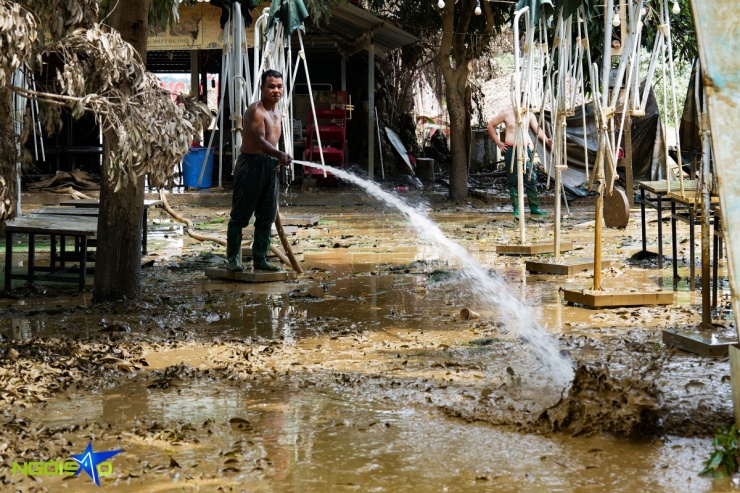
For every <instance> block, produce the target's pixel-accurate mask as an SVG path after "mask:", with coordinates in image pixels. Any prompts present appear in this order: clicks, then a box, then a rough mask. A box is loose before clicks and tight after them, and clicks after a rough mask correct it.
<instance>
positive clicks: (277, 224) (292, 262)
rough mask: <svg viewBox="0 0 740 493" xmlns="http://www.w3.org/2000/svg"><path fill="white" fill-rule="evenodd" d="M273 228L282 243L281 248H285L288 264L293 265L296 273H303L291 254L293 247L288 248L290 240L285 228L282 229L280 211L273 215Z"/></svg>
mask: <svg viewBox="0 0 740 493" xmlns="http://www.w3.org/2000/svg"><path fill="white" fill-rule="evenodd" d="M275 229H277V232H278V236H279V237H280V243H282V244H283V250H285V254H286V255H287V257H288V260H289V262H290V266H291V267H293V270H294V271H296V272H297V273H299V274H303V269H301V266H300V264H298V261H297V260H296V258H295V255H293V249H292V248H290V242H289V241H288V238H287V237H286V236H285V229H283V219H282V217H281V216H280V212H278V213H277V216H275Z"/></svg>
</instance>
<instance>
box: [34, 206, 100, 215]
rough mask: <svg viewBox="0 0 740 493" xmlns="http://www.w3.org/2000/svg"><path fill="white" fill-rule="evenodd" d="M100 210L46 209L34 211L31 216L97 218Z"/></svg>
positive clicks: (81, 208)
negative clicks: (52, 215)
mask: <svg viewBox="0 0 740 493" xmlns="http://www.w3.org/2000/svg"><path fill="white" fill-rule="evenodd" d="M99 213H100V209H97V208H94V209H93V208H87V207H84V208H83V207H45V208H44V209H39V210H36V211H32V212H31V214H54V215H57V216H90V217H97V216H98V214H99Z"/></svg>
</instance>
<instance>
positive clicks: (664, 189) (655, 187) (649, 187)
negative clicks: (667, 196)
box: [640, 180, 699, 193]
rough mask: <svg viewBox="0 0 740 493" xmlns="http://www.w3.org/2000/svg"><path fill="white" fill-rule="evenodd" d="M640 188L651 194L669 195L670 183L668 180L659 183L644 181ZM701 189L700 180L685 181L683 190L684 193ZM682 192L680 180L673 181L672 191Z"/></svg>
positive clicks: (658, 181)
mask: <svg viewBox="0 0 740 493" xmlns="http://www.w3.org/2000/svg"><path fill="white" fill-rule="evenodd" d="M640 188H644V189H645V190H646V191H648V192H651V193H668V182H667V181H666V180H657V181H642V182H640ZM698 188H699V180H684V181H683V189H684V191H692V192H695V191H696V190H697V189H698ZM674 190H678V191H679V192H680V191H681V184H680V183H679V182H678V180H673V181H671V191H674Z"/></svg>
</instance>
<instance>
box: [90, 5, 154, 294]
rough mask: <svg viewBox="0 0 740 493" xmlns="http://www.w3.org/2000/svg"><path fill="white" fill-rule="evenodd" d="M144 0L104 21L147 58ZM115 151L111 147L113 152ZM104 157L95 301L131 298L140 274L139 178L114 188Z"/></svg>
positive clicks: (110, 135) (111, 138)
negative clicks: (116, 189)
mask: <svg viewBox="0 0 740 493" xmlns="http://www.w3.org/2000/svg"><path fill="white" fill-rule="evenodd" d="M148 12H149V0H129V1H128V2H126V4H125V6H124V5H123V3H120V4H118V7H117V8H116V9H115V10H114V11H113V12H112V13H111V14H110V16H109V17H108V20H107V23H108V24H109V25H110V26H111V27H112V28H114V29H116V30H117V31H119V32H120V33H121V37H122V38H123V39H124V40H125V41H128V42H129V43H131V44H132V45H133V47H134V48H135V49H136V51H138V52H139V54H140V55H141V57H142V59H143V60H146V42H147V29H148ZM117 147H118V142H117V139H116V134H115V130H113V131H109V132H106V133H105V135H104V136H103V148H104V149H106V151H107V150H108V149H113V150H115V149H116V148H117ZM114 152H115V151H114ZM109 165H110V163H109V162H108V159H107V158H104V159H103V170H102V173H101V175H102V178H101V182H102V183H101V187H100V215H99V216H98V247H97V252H96V256H95V294H94V301H95V302H102V301H111V300H120V299H126V298H136V297H137V296H138V295H139V281H140V277H141V235H142V217H143V214H144V178H143V177H141V178H138V179H136V181H135V182H130V181H129V182H127V183H125V184H123V186H121V188H120V189H119V190H118V191H115V186H116V184H115V183H113V182H112V181H111V180H110V178H109V174H108V173H107V170H108V166H109Z"/></svg>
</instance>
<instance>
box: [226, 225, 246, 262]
mask: <svg viewBox="0 0 740 493" xmlns="http://www.w3.org/2000/svg"><path fill="white" fill-rule="evenodd" d="M226 260H227V261H228V263H229V264H228V267H227V269H229V270H230V271H235V272H239V271H242V270H244V266H243V265H242V228H240V227H239V226H233V225H231V224H229V228H228V229H227V230H226Z"/></svg>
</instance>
